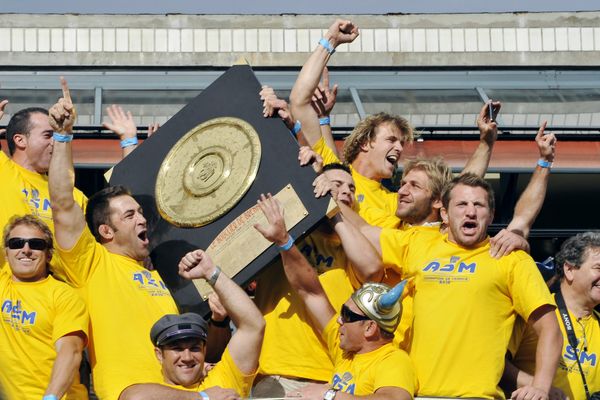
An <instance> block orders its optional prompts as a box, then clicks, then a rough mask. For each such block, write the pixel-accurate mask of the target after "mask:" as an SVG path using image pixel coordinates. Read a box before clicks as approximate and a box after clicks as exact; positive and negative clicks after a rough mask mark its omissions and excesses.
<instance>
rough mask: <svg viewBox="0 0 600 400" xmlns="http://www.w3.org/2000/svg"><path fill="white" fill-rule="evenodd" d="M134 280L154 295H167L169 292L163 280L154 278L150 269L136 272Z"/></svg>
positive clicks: (141, 287)
mask: <svg viewBox="0 0 600 400" xmlns="http://www.w3.org/2000/svg"><path fill="white" fill-rule="evenodd" d="M133 281H134V282H137V283H138V285H139V288H140V289H143V290H146V291H147V292H148V293H150V295H152V296H166V295H168V294H169V291H168V290H167V286H166V285H165V284H164V283H163V281H161V280H158V279H154V277H153V276H152V274H151V273H150V271H145V270H144V271H141V272H135V273H134V274H133Z"/></svg>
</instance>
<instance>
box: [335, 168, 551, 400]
mask: <svg viewBox="0 0 600 400" xmlns="http://www.w3.org/2000/svg"><path fill="white" fill-rule="evenodd" d="M340 206H341V207H343V204H341V205H340ZM493 210H494V195H493V192H492V189H491V187H490V185H489V184H488V183H487V182H485V181H484V180H482V179H481V178H478V177H476V176H474V175H470V174H467V175H462V176H460V177H456V178H454V179H453V180H452V182H451V183H450V184H449V185H447V186H446V188H445V189H444V192H443V195H442V209H441V215H442V219H443V221H444V223H445V224H447V226H448V232H447V233H446V234H442V233H439V232H435V231H426V230H416V229H412V230H408V231H399V230H392V229H383V230H381V229H379V228H376V227H366V229H361V232H362V233H364V234H365V235H366V236H367V237H368V238H369V240H367V239H366V238H365V237H364V236H363V235H362V234H361V232H356V229H353V226H352V224H349V223H347V222H339V223H338V224H337V225H336V231H337V232H338V233H339V234H340V236H341V237H342V244H343V245H344V249H345V250H346V252H347V254H348V256H349V258H350V259H351V260H352V262H353V263H355V264H361V263H369V264H372V263H374V262H375V263H377V260H376V258H377V257H379V263H381V264H382V265H386V266H390V267H392V268H393V269H394V270H396V271H397V272H398V273H399V274H400V275H401V276H402V277H404V278H407V277H413V278H414V280H415V288H416V290H415V298H414V321H413V339H412V343H411V347H410V351H409V353H410V356H411V358H412V360H413V362H414V364H415V371H416V375H417V380H418V386H419V389H418V391H417V395H419V396H428V397H429V396H432V397H476V398H496V397H502V396H503V394H502V392H501V391H500V390H499V389H498V387H497V385H498V382H499V380H500V377H501V375H502V369H503V368H502V367H503V365H504V354H505V352H506V348H507V344H508V340H509V338H510V334H511V332H512V327H513V324H514V320H515V317H516V315H517V314H518V315H520V316H521V317H522V318H523V319H524V320H527V321H529V323H531V324H532V326H533V327H534V329H535V330H536V332H538V334H539V336H540V341H539V343H538V347H537V357H538V360H539V363H538V365H537V367H538V368H537V369H536V373H535V376H534V379H533V381H532V383H531V384H530V385H527V386H525V387H523V388H521V389H519V390H518V391H516V392H515V393H514V394H513V398H517V399H523V398H527V399H538V398H541V399H544V398H547V396H548V391H549V389H550V386H551V383H552V378H553V376H554V373H555V371H556V365H557V361H558V357H559V353H560V346H561V343H562V338H561V335H560V331H559V329H558V324H557V322H556V319H555V318H554V315H553V314H554V313H553V311H554V305H553V303H552V298H551V296H550V293H549V291H548V288H547V287H546V285H545V283H544V281H543V280H542V278H541V276H540V274H539V272H538V270H537V267H536V266H535V263H534V262H533V260H532V259H531V257H529V256H528V255H527V254H525V253H524V252H522V251H516V252H513V253H511V254H509V255H507V256H504V257H501V258H500V259H495V258H492V257H491V256H490V254H489V240H488V237H487V233H486V232H487V227H488V226H489V224H490V223H491V221H492V218H493ZM361 238H362V239H363V242H362V243H361V242H360V239H361Z"/></svg>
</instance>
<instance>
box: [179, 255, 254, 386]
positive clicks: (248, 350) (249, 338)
mask: <svg viewBox="0 0 600 400" xmlns="http://www.w3.org/2000/svg"><path fill="white" fill-rule="evenodd" d="M179 275H181V276H182V277H184V278H186V279H205V280H206V281H208V282H211V283H212V287H213V289H214V291H215V293H216V294H217V295H218V296H219V299H220V300H221V304H222V305H223V307H224V308H225V310H226V311H227V313H228V314H229V317H230V318H231V320H232V321H233V323H234V324H235V326H236V328H237V330H236V332H235V333H234V334H233V336H232V337H231V340H230V341H229V344H228V346H227V348H228V349H229V353H230V354H231V358H232V359H233V361H234V362H235V365H237V367H238V368H239V369H240V371H242V372H243V373H244V374H246V375H249V374H252V373H254V372H255V371H256V369H257V368H258V356H259V355H260V349H261V346H262V340H263V334H264V329H265V320H264V318H263V316H262V314H261V313H260V311H259V310H258V308H256V305H255V304H254V303H253V302H252V300H250V298H249V297H248V295H247V294H246V293H245V292H244V291H243V290H242V288H241V287H239V286H238V285H237V284H236V283H235V282H233V281H232V280H231V279H230V278H229V277H228V276H227V275H225V273H224V272H221V269H220V268H219V267H218V266H216V265H215V264H214V263H213V261H212V260H211V258H210V257H209V256H208V254H206V253H205V252H204V251H203V250H194V251H192V252H189V253H187V254H186V255H185V256H183V258H182V259H181V262H180V263H179Z"/></svg>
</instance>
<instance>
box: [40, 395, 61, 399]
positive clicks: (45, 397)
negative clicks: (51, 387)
mask: <svg viewBox="0 0 600 400" xmlns="http://www.w3.org/2000/svg"><path fill="white" fill-rule="evenodd" d="M42 400H58V397H56V396H55V395H53V394H47V395H45V396H44V397H42Z"/></svg>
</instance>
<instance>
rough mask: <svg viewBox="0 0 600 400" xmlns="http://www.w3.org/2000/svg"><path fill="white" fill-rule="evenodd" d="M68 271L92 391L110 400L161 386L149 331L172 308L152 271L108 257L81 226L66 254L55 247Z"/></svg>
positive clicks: (134, 263)
mask: <svg viewBox="0 0 600 400" xmlns="http://www.w3.org/2000/svg"><path fill="white" fill-rule="evenodd" d="M57 252H58V253H59V254H60V255H61V257H62V258H63V260H64V261H65V263H64V265H66V266H68V268H67V269H65V270H64V271H63V273H64V275H65V276H66V277H67V279H68V282H69V283H70V284H71V285H73V286H75V287H78V288H81V292H82V296H83V297H84V299H85V301H86V302H87V305H88V309H89V313H90V323H91V330H90V332H91V335H90V345H89V351H90V361H91V364H92V373H93V376H94V389H95V391H96V393H97V394H98V397H99V398H101V399H103V400H113V399H114V400H116V399H117V398H118V397H119V395H120V393H121V392H122V391H123V389H125V388H126V387H127V386H130V385H132V384H135V383H145V382H146V383H148V382H149V383H161V382H162V374H161V371H160V365H159V363H157V362H156V357H155V355H154V347H153V346H152V342H151V341H150V338H149V335H150V328H151V327H152V325H153V324H154V323H155V322H156V321H157V320H158V319H159V318H160V317H162V316H163V315H165V314H177V312H178V311H177V306H176V305H175V302H174V301H173V298H172V297H171V294H170V293H169V290H168V289H167V287H166V286H165V284H164V283H163V281H162V280H161V278H160V276H159V275H158V272H157V271H148V270H146V269H145V268H144V267H143V266H142V265H141V263H138V262H136V261H134V260H132V259H131V258H128V257H124V256H121V255H118V254H114V253H110V252H109V251H108V250H107V249H106V248H105V247H104V246H102V245H101V244H99V243H97V242H96V240H95V239H94V237H93V236H92V234H91V232H90V231H89V229H88V228H87V227H86V228H85V229H84V230H83V232H82V234H81V237H80V238H79V240H78V241H77V243H76V244H75V246H73V248H72V249H70V250H64V249H61V248H59V247H58V246H57Z"/></svg>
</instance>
